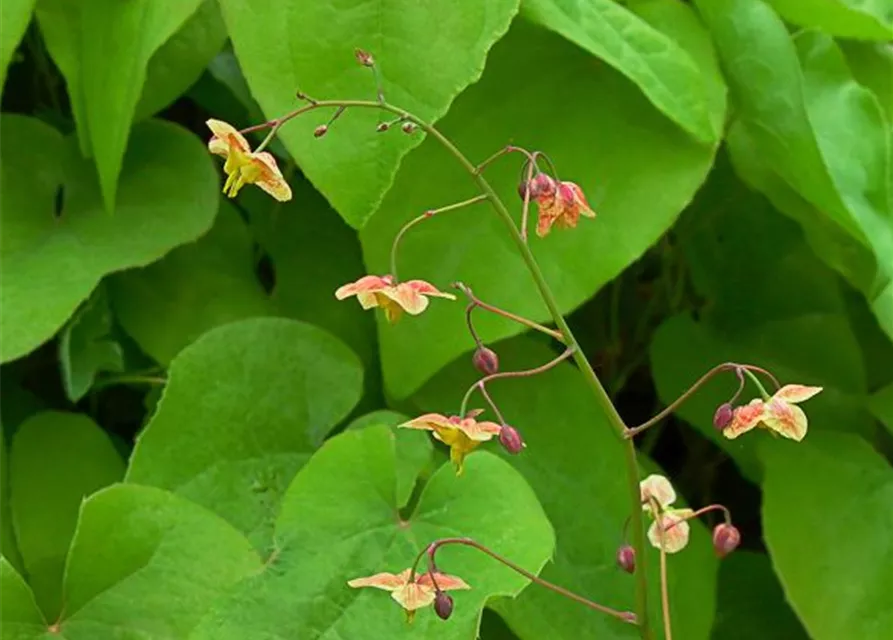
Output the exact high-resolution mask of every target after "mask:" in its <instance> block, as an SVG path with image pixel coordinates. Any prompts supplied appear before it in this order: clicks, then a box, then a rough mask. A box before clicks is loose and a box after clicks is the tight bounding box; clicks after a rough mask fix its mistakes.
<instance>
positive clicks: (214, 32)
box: [134, 0, 226, 121]
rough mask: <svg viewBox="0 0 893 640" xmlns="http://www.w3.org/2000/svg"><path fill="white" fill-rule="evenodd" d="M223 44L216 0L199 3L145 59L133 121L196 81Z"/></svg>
mask: <svg viewBox="0 0 893 640" xmlns="http://www.w3.org/2000/svg"><path fill="white" fill-rule="evenodd" d="M225 42H226V25H225V24H224V23H223V17H222V16H221V15H220V7H219V6H218V5H217V1H216V0H202V2H201V4H200V5H199V7H198V9H197V10H196V11H195V13H193V14H192V15H191V16H190V17H189V18H187V19H186V22H184V23H183V25H182V26H181V27H180V29H179V30H178V31H177V32H176V33H174V35H173V36H171V38H170V39H169V40H168V41H167V42H165V43H164V44H163V45H161V47H160V48H159V49H158V50H157V51H156V52H155V53H154V55H153V56H152V57H151V58H150V59H149V65H148V67H147V68H146V81H145V84H144V85H143V89H142V95H141V96H140V99H139V102H138V103H137V105H136V107H135V112H134V120H137V121H138V120H142V119H143V118H146V117H149V116H151V115H153V114H155V113H157V112H158V111H161V110H162V109H164V108H165V107H166V106H168V105H169V104H171V103H172V102H173V101H174V100H176V99H177V98H179V97H180V94H182V93H184V92H185V91H186V90H187V89H188V88H189V87H190V86H192V84H193V83H194V82H195V81H196V80H198V78H199V76H200V75H201V74H202V71H204V70H205V67H207V66H208V63H209V62H211V60H212V59H213V58H214V56H215V55H217V53H218V52H219V51H220V50H221V49H222V48H223V44H224V43H225Z"/></svg>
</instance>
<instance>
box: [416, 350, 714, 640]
mask: <svg viewBox="0 0 893 640" xmlns="http://www.w3.org/2000/svg"><path fill="white" fill-rule="evenodd" d="M493 348H494V349H495V350H496V351H497V352H498V353H499V356H500V363H501V367H502V370H503V371H510V370H519V369H525V368H530V367H534V366H539V365H541V364H543V363H544V362H548V361H549V360H550V359H551V358H553V357H554V356H555V354H554V353H552V352H551V351H550V350H549V349H547V348H545V347H544V346H543V345H541V344H538V343H537V342H535V341H533V340H531V339H529V338H527V337H520V338H515V339H513V340H509V341H505V342H500V343H498V344H496V345H493ZM473 382H474V370H473V369H472V367H471V366H470V365H469V364H468V363H467V362H464V361H458V362H455V363H453V364H451V365H450V366H449V367H447V368H446V369H445V370H444V371H443V372H441V373H440V374H438V375H437V376H436V377H435V378H434V379H432V380H431V381H430V382H429V383H428V384H427V385H425V387H424V388H423V389H422V390H421V391H420V392H419V393H418V394H417V395H416V396H415V397H414V398H413V400H414V401H415V402H416V403H417V404H418V405H419V411H420V412H430V411H437V412H440V413H448V414H449V413H455V412H456V411H457V409H458V404H459V399H460V398H461V396H462V393H463V392H464V391H465V389H466V388H468V386H469V385H470V384H471V383H473ZM487 389H488V391H489V393H490V395H491V396H492V397H493V399H494V400H495V401H496V403H497V404H498V405H499V407H500V409H501V411H502V413H503V414H504V416H505V418H506V419H507V420H508V421H509V422H510V423H511V424H512V425H513V426H514V427H516V428H517V429H518V430H519V431H520V432H521V433H522V435H523V437H524V439H525V441H526V443H527V447H526V448H525V449H524V450H523V451H522V452H521V454H520V455H518V456H516V457H512V458H510V460H511V463H512V465H513V466H514V467H516V468H517V469H518V470H519V471H521V473H522V474H523V476H524V478H526V479H527V481H528V482H530V484H531V486H532V487H533V490H534V491H535V492H536V495H537V496H538V497H539V499H540V501H541V502H542V504H543V506H544V508H545V510H546V514H547V515H548V516H549V519H550V520H551V522H552V524H553V525H554V527H555V533H556V536H557V540H558V546H557V548H556V552H555V559H554V562H553V563H552V564H549V565H547V566H546V567H545V569H543V574H542V576H543V578H545V579H546V580H550V581H552V582H555V583H557V584H560V585H562V586H563V587H566V588H568V589H571V590H572V591H575V592H577V593H579V594H581V595H583V596H585V597H587V598H590V599H593V600H595V601H596V602H601V603H602V604H604V605H607V606H610V607H614V608H617V609H620V610H631V609H632V608H633V606H634V605H633V592H634V586H633V584H634V583H633V578H632V577H631V576H630V575H628V574H626V573H624V572H623V571H621V570H620V569H618V568H617V566H616V564H615V557H616V553H617V548H618V546H619V545H620V544H622V541H623V528H624V522H625V521H626V519H627V518H628V516H629V513H630V508H631V505H630V504H629V491H628V488H627V484H626V482H627V480H626V477H627V476H626V469H625V466H624V460H623V459H624V455H625V454H624V452H623V446H624V445H623V443H622V442H621V441H620V440H619V439H618V438H617V436H616V435H615V433H614V432H613V430H612V426H611V424H610V422H609V421H608V418H607V416H606V415H605V414H604V412H603V411H602V410H601V408H600V407H599V405H598V404H597V403H596V401H595V399H594V398H593V396H592V393H591V391H590V390H589V388H588V387H587V385H586V383H585V381H584V380H583V378H582V377H581V375H580V373H579V372H578V371H577V370H576V369H575V368H574V367H573V366H571V365H569V364H560V365H558V366H557V367H555V368H554V369H552V370H550V371H549V372H547V373H544V374H541V375H539V376H536V377H534V378H531V379H526V380H498V381H495V382H493V383H492V384H490V385H488V386H487ZM478 400H479V399H478ZM471 406H476V405H474V404H473V405H471ZM640 457H641V458H642V462H643V465H647V468H648V470H649V471H650V469H651V468H652V467H654V466H655V465H654V464H653V463H651V462H650V461H648V460H647V459H646V458H645V457H644V456H640ZM636 508H638V505H636ZM638 561H639V563H642V562H646V563H647V566H648V571H649V583H650V585H651V587H652V599H651V602H652V607H654V606H655V605H656V604H657V603H659V602H660V599H659V596H658V587H659V584H660V579H659V577H658V573H657V569H658V554H657V550H656V549H651V548H649V553H648V555H647V557H646V558H639V559H638ZM715 574H716V561H715V559H714V558H713V553H712V547H711V545H710V542H709V538H708V536H707V534H706V531H705V529H704V527H702V526H700V525H698V524H697V523H693V526H692V536H691V542H690V543H689V547H688V548H687V549H685V550H684V551H682V552H681V553H678V554H675V555H673V556H672V557H671V558H670V559H669V575H670V601H671V603H672V607H673V629H674V631H675V634H676V635H677V636H678V637H680V638H707V637H708V636H709V631H710V626H711V623H712V620H713V600H714V597H715V593H714V585H715ZM495 608H496V610H497V611H498V612H499V613H500V615H501V616H502V617H503V618H504V619H505V620H506V622H507V623H508V625H509V626H510V627H511V628H512V631H514V632H515V633H516V634H517V635H518V636H519V637H520V638H522V639H523V640H528V639H529V640H539V639H541V638H554V639H555V640H564V639H567V640H572V639H573V640H576V639H578V638H587V639H588V638H599V639H603V638H635V637H638V636H639V634H638V631H637V629H636V628H635V627H632V626H629V625H624V624H618V622H617V621H616V620H615V619H613V618H608V617H606V616H603V615H601V614H599V613H597V612H593V611H591V610H589V609H586V608H585V607H581V606H580V605H578V604H575V603H573V602H570V601H568V600H565V599H563V598H557V597H555V595H554V594H552V593H549V592H548V591H545V590H542V589H534V588H530V589H527V590H526V591H524V593H522V594H521V596H520V597H519V598H518V599H516V600H499V601H497V602H496V603H495ZM652 613H653V614H654V615H658V610H657V609H654V608H652Z"/></svg>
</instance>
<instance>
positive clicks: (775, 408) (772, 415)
mask: <svg viewBox="0 0 893 640" xmlns="http://www.w3.org/2000/svg"><path fill="white" fill-rule="evenodd" d="M763 422H764V423H765V424H766V426H767V427H769V428H770V429H772V430H773V431H775V432H776V433H779V434H781V435H783V436H784V437H785V438H790V439H791V440H796V441H797V442H800V441H801V440H803V438H804V437H805V436H806V428H807V426H808V425H807V420H806V414H805V413H803V409H801V408H800V407H798V406H797V405H795V404H790V403H787V402H785V401H784V400H779V399H777V398H773V399H772V400H770V401H769V402H768V403H767V404H766V415H764V416H763Z"/></svg>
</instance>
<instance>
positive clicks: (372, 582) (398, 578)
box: [347, 569, 409, 591]
mask: <svg viewBox="0 0 893 640" xmlns="http://www.w3.org/2000/svg"><path fill="white" fill-rule="evenodd" d="M408 580H409V569H406V570H405V571H401V572H400V573H398V574H394V573H376V574H375V575H373V576H367V577H365V578H354V579H353V580H348V581H347V584H348V586H350V587H353V588H355V589H356V588H359V587H375V588H376V589H384V590H385V591H393V590H394V589H398V588H400V587H402V586H403V585H405V584H406V583H407V581H408Z"/></svg>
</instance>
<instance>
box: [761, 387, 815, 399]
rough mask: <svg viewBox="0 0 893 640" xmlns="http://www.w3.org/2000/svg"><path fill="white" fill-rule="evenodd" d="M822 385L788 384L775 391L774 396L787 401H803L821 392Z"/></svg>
mask: <svg viewBox="0 0 893 640" xmlns="http://www.w3.org/2000/svg"><path fill="white" fill-rule="evenodd" d="M821 391H822V387H808V386H806V385H803V384H786V385H785V386H783V387H782V388H781V389H779V390H778V391H776V392H775V395H773V396H772V397H773V398H778V399H779V400H784V401H785V402H803V401H805V400H809V399H810V398H811V397H813V396H814V395H816V394H819V393H821Z"/></svg>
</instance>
